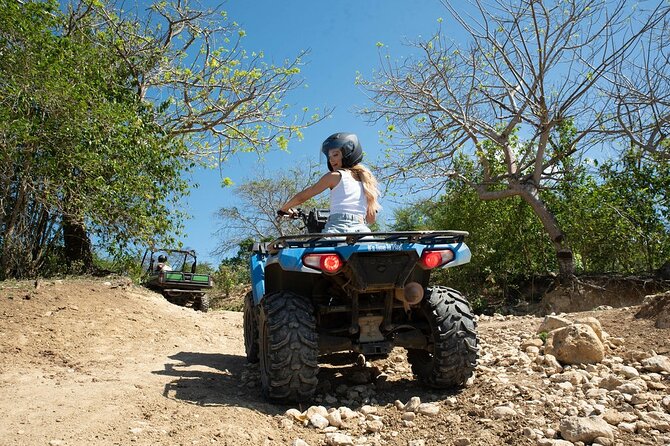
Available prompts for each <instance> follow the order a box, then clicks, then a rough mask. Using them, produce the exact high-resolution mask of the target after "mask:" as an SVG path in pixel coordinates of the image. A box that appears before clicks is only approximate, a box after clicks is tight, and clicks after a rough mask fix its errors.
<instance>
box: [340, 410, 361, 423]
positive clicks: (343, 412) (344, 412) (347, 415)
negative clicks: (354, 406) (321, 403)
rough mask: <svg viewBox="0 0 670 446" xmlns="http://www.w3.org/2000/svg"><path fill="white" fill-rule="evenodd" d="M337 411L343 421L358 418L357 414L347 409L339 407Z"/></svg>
mask: <svg viewBox="0 0 670 446" xmlns="http://www.w3.org/2000/svg"><path fill="white" fill-rule="evenodd" d="M338 410H339V412H340V415H341V416H342V419H343V420H349V419H352V418H357V417H358V413H357V412H356V411H355V410H351V409H349V408H348V407H340V408H339V409H338Z"/></svg>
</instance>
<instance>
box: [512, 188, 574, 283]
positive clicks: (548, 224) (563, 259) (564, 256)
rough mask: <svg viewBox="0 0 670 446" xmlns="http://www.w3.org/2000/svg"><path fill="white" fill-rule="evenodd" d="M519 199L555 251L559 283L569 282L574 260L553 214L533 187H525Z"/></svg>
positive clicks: (571, 276)
mask: <svg viewBox="0 0 670 446" xmlns="http://www.w3.org/2000/svg"><path fill="white" fill-rule="evenodd" d="M520 195H521V198H522V199H523V200H524V201H525V202H526V203H528V204H529V205H530V207H531V208H532V209H533V212H534V213H535V215H537V216H538V218H539V219H540V221H541V222H542V226H543V227H544V230H545V231H547V234H549V238H550V239H551V243H552V244H553V245H554V249H555V250H556V260H557V262H558V273H559V278H560V280H561V282H566V281H571V280H572V279H573V277H574V275H575V259H574V256H573V253H572V248H571V247H570V244H569V243H568V241H567V240H566V238H565V234H564V233H563V231H562V230H561V228H560V226H559V224H558V221H556V217H555V216H554V214H553V213H552V212H551V211H550V210H549V208H547V205H546V204H545V203H544V201H542V199H541V198H540V196H539V192H538V190H537V188H536V187H535V186H529V185H525V186H524V187H523V188H522V192H521V193H520Z"/></svg>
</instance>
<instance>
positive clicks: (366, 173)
mask: <svg viewBox="0 0 670 446" xmlns="http://www.w3.org/2000/svg"><path fill="white" fill-rule="evenodd" d="M345 169H347V170H349V171H350V172H351V176H352V177H354V179H355V180H356V181H360V182H361V183H363V190H364V191H365V197H366V198H367V199H368V211H372V212H377V211H379V210H380V209H381V208H382V207H381V205H380V204H379V187H378V185H377V179H376V178H375V176H374V175H372V172H370V169H368V168H367V167H365V166H364V165H362V164H360V163H359V164H356V165H355V166H352V167H345Z"/></svg>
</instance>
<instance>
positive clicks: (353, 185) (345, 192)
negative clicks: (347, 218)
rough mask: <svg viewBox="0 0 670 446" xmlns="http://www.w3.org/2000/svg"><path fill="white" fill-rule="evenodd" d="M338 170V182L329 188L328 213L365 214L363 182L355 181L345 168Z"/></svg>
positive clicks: (365, 201)
mask: <svg viewBox="0 0 670 446" xmlns="http://www.w3.org/2000/svg"><path fill="white" fill-rule="evenodd" d="M338 172H339V173H340V176H341V178H340V182H339V183H337V186H335V187H334V188H332V189H331V190H330V213H331V214H355V215H363V216H365V214H367V212H368V199H367V197H366V196H365V190H364V188H363V183H361V182H360V181H356V180H355V179H354V177H353V176H351V172H349V171H348V170H346V169H342V170H338Z"/></svg>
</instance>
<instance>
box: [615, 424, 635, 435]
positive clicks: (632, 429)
mask: <svg viewBox="0 0 670 446" xmlns="http://www.w3.org/2000/svg"><path fill="white" fill-rule="evenodd" d="M617 428H618V429H619V430H621V431H623V432H628V433H631V434H634V433H635V423H619V424H618V425H617Z"/></svg>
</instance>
